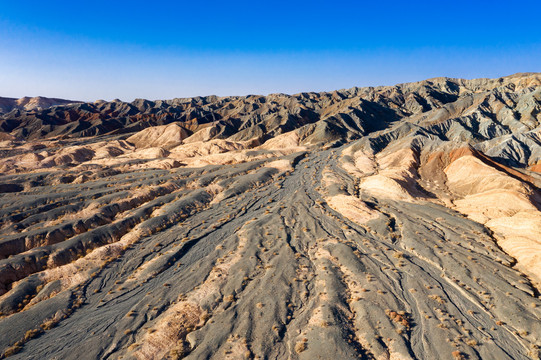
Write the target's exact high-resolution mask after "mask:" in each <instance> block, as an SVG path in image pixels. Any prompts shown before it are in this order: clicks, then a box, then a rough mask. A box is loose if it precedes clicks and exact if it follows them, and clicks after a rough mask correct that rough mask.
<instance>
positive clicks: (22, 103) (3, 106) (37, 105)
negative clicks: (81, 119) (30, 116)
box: [0, 96, 81, 115]
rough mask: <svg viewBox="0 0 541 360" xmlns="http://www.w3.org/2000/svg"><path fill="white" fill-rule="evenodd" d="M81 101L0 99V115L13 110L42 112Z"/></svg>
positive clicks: (38, 98)
mask: <svg viewBox="0 0 541 360" xmlns="http://www.w3.org/2000/svg"><path fill="white" fill-rule="evenodd" d="M80 102H81V101H74V100H65V99H57V98H47V97H43V96H35V97H28V96H25V97H22V98H20V99H16V98H8V97H0V115H2V114H6V113H9V112H11V111H13V110H23V111H34V110H43V109H47V108H50V107H51V106H56V105H67V104H75V103H80Z"/></svg>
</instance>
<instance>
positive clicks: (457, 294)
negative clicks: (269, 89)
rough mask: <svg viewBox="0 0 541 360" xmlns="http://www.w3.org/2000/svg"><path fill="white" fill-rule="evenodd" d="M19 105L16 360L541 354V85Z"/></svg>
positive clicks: (522, 80)
mask: <svg viewBox="0 0 541 360" xmlns="http://www.w3.org/2000/svg"><path fill="white" fill-rule="evenodd" d="M53 100H54V101H53ZM1 103H2V104H4V105H5V104H7V105H5V106H3V107H2V108H1V109H2V112H1V113H0V131H1V132H0V140H1V141H0V153H1V155H2V156H1V159H0V169H1V170H2V175H0V352H1V354H2V357H9V358H10V359H11V358H12V359H78V360H80V359H119V358H123V359H177V358H184V357H186V358H188V359H289V358H292V359H297V358H299V359H350V358H364V359H539V357H540V350H539V346H541V321H540V320H541V319H540V317H541V300H540V294H539V289H541V212H540V209H541V193H540V191H539V186H540V184H541V125H540V123H541V76H540V74H531V73H529V74H516V75H513V76H509V77H504V78H499V79H477V80H461V79H449V78H437V79H431V80H426V81H422V82H417V83H408V84H400V85H396V86H389V87H375V88H353V89H348V90H340V91H335V92H331V93H301V94H297V95H291V96H290V95H283V94H273V95H269V96H266V97H263V96H247V97H214V96H211V97H200V98H189V99H173V100H167V101H148V100H135V101H134V102H132V103H124V102H121V101H113V102H104V101H99V102H94V103H79V102H73V103H71V102H69V101H65V100H60V99H50V101H47V99H43V98H40V104H46V105H43V106H44V107H30V108H25V107H23V106H22V105H20V104H19V103H21V101H19V103H16V102H15V100H14V99H4V101H3V102H1ZM17 104H19V105H17ZM24 104H26V103H24Z"/></svg>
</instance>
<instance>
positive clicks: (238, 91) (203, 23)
mask: <svg viewBox="0 0 541 360" xmlns="http://www.w3.org/2000/svg"><path fill="white" fill-rule="evenodd" d="M540 13H541V2H540V1H515V2H509V1H497V0H496V1H453V2H443V1H372V2H362V1H334V2H333V1H317V0H316V1H296V2H292V1H290V2H288V1H273V2H264V1H259V2H258V1H249V2H248V1H193V2H184V1H129V2H128V1H112V0H109V1H99V0H98V1H85V0H80V1H22V2H20V1H4V0H0V96H9V97H21V96H37V95H41V96H48V97H61V98H68V99H77V100H96V99H106V100H111V99H114V98H120V99H122V100H126V101H131V100H133V99H134V98H148V99H167V98H174V97H187V96H197V95H209V94H217V95H246V94H268V93H274V92H283V93H296V92H300V91H324V90H334V89H341V88H349V87H353V86H374V85H392V84H396V83H401V82H407V81H417V80H422V79H425V78H430V77H436V76H450V77H464V78H475V77H499V76H504V75H509V74H512V73H515V72H524V71H528V72H529V71H541V26H539V19H538V17H539V14H540Z"/></svg>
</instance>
